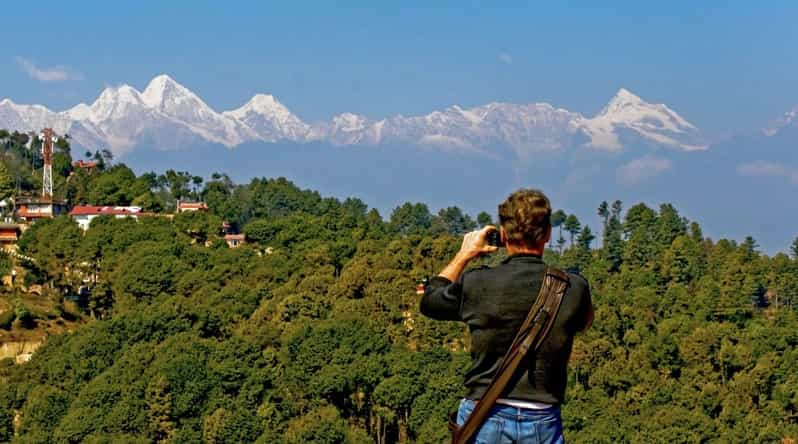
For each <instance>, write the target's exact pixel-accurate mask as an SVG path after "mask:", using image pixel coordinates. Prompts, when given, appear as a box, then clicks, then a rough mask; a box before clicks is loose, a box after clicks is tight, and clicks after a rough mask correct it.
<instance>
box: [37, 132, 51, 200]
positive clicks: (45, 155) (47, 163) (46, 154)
mask: <svg viewBox="0 0 798 444" xmlns="http://www.w3.org/2000/svg"><path fill="white" fill-rule="evenodd" d="M39 138H41V140H42V159H43V160H44V168H43V169H42V199H52V198H53V130H52V128H45V129H44V131H42V134H40V135H39Z"/></svg>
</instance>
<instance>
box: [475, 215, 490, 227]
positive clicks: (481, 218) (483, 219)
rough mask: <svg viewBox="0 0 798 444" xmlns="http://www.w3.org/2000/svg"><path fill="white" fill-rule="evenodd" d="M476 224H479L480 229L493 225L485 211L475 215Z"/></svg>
mask: <svg viewBox="0 0 798 444" xmlns="http://www.w3.org/2000/svg"><path fill="white" fill-rule="evenodd" d="M477 224H479V226H480V227H484V226H485V225H493V218H492V217H491V216H490V214H488V213H487V212H486V211H481V212H480V213H479V214H477Z"/></svg>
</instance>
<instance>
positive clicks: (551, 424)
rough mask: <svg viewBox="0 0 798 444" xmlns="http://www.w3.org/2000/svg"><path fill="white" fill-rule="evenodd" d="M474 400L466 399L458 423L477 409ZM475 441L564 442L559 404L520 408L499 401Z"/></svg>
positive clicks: (483, 443) (502, 443)
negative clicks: (533, 408) (540, 408)
mask: <svg viewBox="0 0 798 444" xmlns="http://www.w3.org/2000/svg"><path fill="white" fill-rule="evenodd" d="M474 404H475V403H474V401H472V400H470V399H463V400H462V401H460V409H459V410H458V411H457V424H458V425H463V423H464V422H465V419H466V418H467V417H468V415H470V414H471V411H472V410H474ZM473 442H474V444H505V443H507V444H509V443H514V444H515V443H518V444H564V443H565V438H564V437H563V434H562V417H561V416H560V407H559V406H553V407H551V408H548V409H543V410H532V409H519V408H517V407H510V406H508V405H501V404H496V405H495V406H494V407H493V409H492V410H491V415H490V416H489V417H488V419H486V420H485V423H484V424H483V425H482V428H480V429H479V432H478V433H477V436H476V438H475V439H474V441H473Z"/></svg>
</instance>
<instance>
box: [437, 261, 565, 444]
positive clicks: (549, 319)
mask: <svg viewBox="0 0 798 444" xmlns="http://www.w3.org/2000/svg"><path fill="white" fill-rule="evenodd" d="M568 285H569V281H568V274H567V273H565V272H563V271H560V270H558V269H556V268H551V267H547V268H546V273H545V275H544V278H543V284H542V285H541V287H540V293H539V294H538V297H537V299H536V300H535V303H534V304H532V308H531V309H530V310H529V314H528V315H527V317H526V319H525V320H524V323H523V324H522V325H521V328H520V329H519V330H518V333H517V334H516V335H515V339H514V340H513V343H512V345H511V346H510V348H509V349H508V350H507V353H506V354H505V355H504V359H502V363H501V365H500V366H499V369H498V370H497V371H496V375H495V376H494V377H493V379H492V380H491V381H490V384H489V385H488V388H487V390H486V391H485V393H484V394H483V395H482V399H480V400H479V401H477V402H476V405H475V406H474V410H473V411H472V412H471V415H469V417H468V418H467V419H466V421H465V423H464V424H463V425H462V426H460V427H458V426H457V424H456V423H451V422H450V424H449V428H450V430H452V444H466V443H468V442H469V440H470V439H471V438H473V437H474V435H476V432H477V431H478V430H479V428H480V427H482V424H483V423H484V422H485V420H486V419H487V417H488V416H490V410H491V409H492V408H493V406H494V405H495V404H496V400H497V399H499V398H500V397H501V395H502V393H504V391H505V390H506V388H507V385H508V384H509V382H510V380H512V378H513V376H514V375H515V371H516V370H517V369H518V366H519V364H520V363H521V361H522V360H523V359H524V356H526V354H527V352H528V351H529V350H533V351H535V350H537V349H539V348H540V344H542V343H543V341H544V340H545V339H546V337H547V336H548V335H549V332H550V331H551V329H552V326H553V325H554V320H555V318H556V317H557V312H558V311H559V310H560V304H561V303H562V299H563V296H565V291H566V290H567V289H568Z"/></svg>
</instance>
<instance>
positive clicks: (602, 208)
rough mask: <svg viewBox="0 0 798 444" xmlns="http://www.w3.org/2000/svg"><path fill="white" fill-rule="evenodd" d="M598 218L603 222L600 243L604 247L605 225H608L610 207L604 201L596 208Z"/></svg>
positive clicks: (605, 240) (605, 238)
mask: <svg viewBox="0 0 798 444" xmlns="http://www.w3.org/2000/svg"><path fill="white" fill-rule="evenodd" d="M598 216H599V217H600V218H601V220H602V222H604V231H603V232H602V233H603V239H602V243H603V245H606V243H607V225H609V223H610V206H609V204H608V203H607V201H606V200H604V201H602V202H601V203H600V204H599V207H598Z"/></svg>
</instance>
